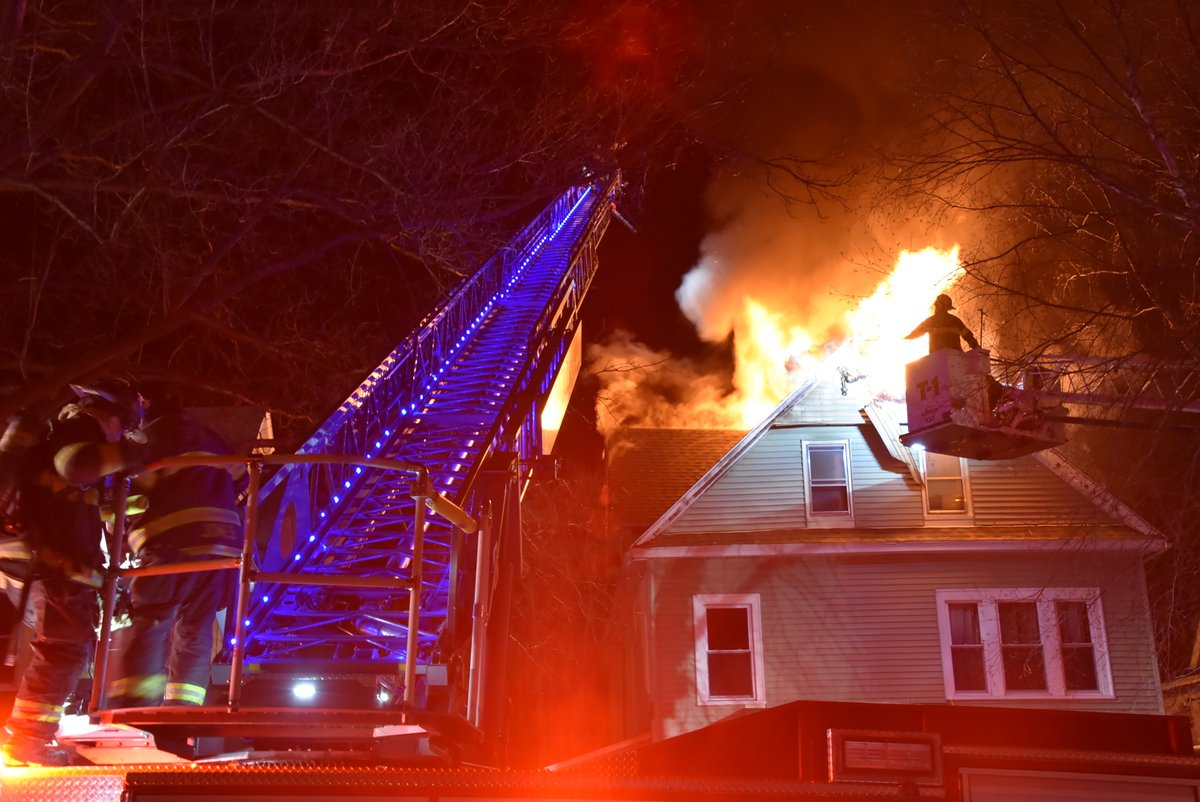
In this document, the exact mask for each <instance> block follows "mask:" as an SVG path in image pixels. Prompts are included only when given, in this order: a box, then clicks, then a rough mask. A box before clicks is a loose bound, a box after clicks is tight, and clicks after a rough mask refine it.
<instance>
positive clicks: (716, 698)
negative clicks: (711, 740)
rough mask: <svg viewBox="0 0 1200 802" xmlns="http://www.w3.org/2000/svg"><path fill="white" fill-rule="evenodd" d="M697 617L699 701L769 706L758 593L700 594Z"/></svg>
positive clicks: (696, 600)
mask: <svg viewBox="0 0 1200 802" xmlns="http://www.w3.org/2000/svg"><path fill="white" fill-rule="evenodd" d="M693 614H694V617H695V628H696V629H695V631H696V701H697V703H699V704H702V705H712V704H760V703H763V702H765V701H766V696H765V693H764V681H763V652H762V634H761V633H762V625H761V619H760V615H759V596H758V594H757V593H749V594H719V595H718V594H712V595H708V594H706V595H700V596H694V597H693Z"/></svg>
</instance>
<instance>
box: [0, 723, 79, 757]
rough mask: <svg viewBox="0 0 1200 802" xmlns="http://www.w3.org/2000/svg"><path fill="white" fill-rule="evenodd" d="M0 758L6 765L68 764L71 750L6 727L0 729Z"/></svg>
mask: <svg viewBox="0 0 1200 802" xmlns="http://www.w3.org/2000/svg"><path fill="white" fill-rule="evenodd" d="M0 740H3V742H4V745H3V746H0V760H2V761H3V763H4V765H6V766H69V765H71V752H70V750H68V749H64V748H63V747H61V746H59V745H58V744H56V743H54V742H53V741H49V742H47V741H44V740H42V739H41V738H38V737H37V736H36V735H26V734H24V733H20V732H13V731H12V730H10V729H8V728H7V727H5V728H4V730H3V731H0Z"/></svg>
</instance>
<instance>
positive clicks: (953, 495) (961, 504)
mask: <svg viewBox="0 0 1200 802" xmlns="http://www.w3.org/2000/svg"><path fill="white" fill-rule="evenodd" d="M925 492H926V495H928V496H929V509H930V510H931V511H932V512H963V511H965V510H966V509H967V499H966V498H965V494H964V493H963V483H962V480H961V479H927V480H925Z"/></svg>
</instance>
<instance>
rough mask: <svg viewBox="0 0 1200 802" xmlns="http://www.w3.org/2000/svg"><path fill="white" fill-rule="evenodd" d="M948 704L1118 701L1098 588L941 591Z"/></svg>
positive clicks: (939, 599)
mask: <svg viewBox="0 0 1200 802" xmlns="http://www.w3.org/2000/svg"><path fill="white" fill-rule="evenodd" d="M937 602H938V628H939V631H940V634H941V641H942V668H943V676H944V679H945V685H946V697H947V698H948V699H971V698H1033V697H1042V696H1050V697H1056V696H1112V693H1113V691H1112V676H1111V673H1110V671H1109V664H1108V648H1107V640H1106V638H1105V634H1104V612H1103V608H1102V607H1101V603H1100V591H1099V590H1098V589H1096V588H1042V589H995V590H940V591H938V592H937Z"/></svg>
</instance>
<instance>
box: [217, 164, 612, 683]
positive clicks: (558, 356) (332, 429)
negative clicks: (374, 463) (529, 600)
mask: <svg viewBox="0 0 1200 802" xmlns="http://www.w3.org/2000/svg"><path fill="white" fill-rule="evenodd" d="M618 187H619V178H618V179H614V180H612V181H611V182H608V183H605V184H599V183H597V184H587V185H583V186H578V187H573V188H571V189H570V190H568V191H567V192H565V193H563V195H561V196H560V197H559V198H558V199H557V200H555V201H554V202H553V203H552V204H551V205H550V206H548V207H547V208H546V209H545V210H544V211H543V212H541V213H540V214H539V215H538V216H537V218H536V219H535V220H534V221H533V222H532V223H530V224H529V225H528V226H527V227H526V228H525V229H524V230H522V231H521V232H519V233H518V234H517V235H516V236H515V237H514V238H513V239H512V240H511V241H510V243H509V245H508V246H507V247H506V248H505V249H504V250H502V251H501V252H499V253H497V254H496V255H495V256H493V257H492V259H490V260H489V261H488V262H487V263H486V264H484V265H483V267H482V268H480V269H479V270H478V271H477V272H476V273H475V274H474V275H473V276H472V277H470V278H469V279H467V280H466V281H465V282H464V283H463V284H462V285H461V286H460V287H459V288H458V289H457V290H456V291H455V292H454V293H453V294H452V295H451V296H450V297H449V298H448V299H447V300H446V301H445V302H443V303H442V304H441V305H440V306H439V307H438V308H437V309H436V310H435V311H434V312H433V313H431V314H430V315H429V316H428V317H427V318H426V319H425V320H424V321H422V322H421V324H420V325H419V326H418V327H417V328H416V330H414V331H413V332H412V333H411V334H410V335H409V336H408V337H407V338H406V339H405V340H404V341H403V342H402V343H401V344H400V345H399V346H398V347H397V348H396V349H395V350H394V351H392V353H391V354H389V355H388V357H387V358H386V359H384V360H383V362H382V363H381V364H380V365H379V367H378V368H376V369H375V370H374V371H373V372H372V373H371V375H370V376H368V377H367V379H366V380H364V381H363V383H362V384H361V385H360V386H359V387H358V389H356V390H355V391H354V393H353V394H352V395H351V396H350V397H349V398H347V399H346V401H345V402H344V403H343V404H342V405H341V406H340V407H339V408H338V409H337V411H336V412H334V413H333V415H332V416H331V417H330V418H329V419H328V420H327V421H325V423H324V424H322V425H321V427H320V428H319V429H317V431H316V433H315V434H313V436H312V437H310V438H309V439H308V440H307V441H306V442H305V443H304V444H303V445H302V446H301V447H300V448H299V449H298V453H300V454H313V455H321V454H346V455H357V456H363V457H369V458H378V459H386V460H396V461H402V462H409V463H416V464H419V465H421V466H424V467H425V468H426V469H427V471H428V475H429V484H430V486H431V488H432V489H433V490H434V491H436V492H437V493H440V494H441V495H443V496H445V497H446V498H448V499H450V500H451V501H453V502H455V503H456V504H458V505H459V506H462V507H464V508H466V509H468V510H472V509H473V507H476V506H478V503H477V500H475V499H473V498H472V491H473V489H475V483H476V479H477V478H478V477H479V475H480V471H481V468H482V467H483V466H484V465H485V464H486V463H487V462H488V460H489V459H490V458H491V457H493V456H494V455H496V454H506V455H511V457H512V458H514V459H515V460H516V464H517V465H518V466H520V467H519V468H518V469H519V470H527V468H526V467H524V466H528V465H529V464H530V461H531V460H532V459H533V458H534V457H536V456H537V455H538V453H540V447H541V442H540V428H539V413H540V406H541V404H542V403H543V402H544V400H545V398H546V396H547V394H548V392H549V389H550V386H551V383H552V382H553V380H554V378H555V376H556V375H557V372H558V369H559V367H560V366H561V365H562V362H563V359H564V357H565V355H566V351H567V349H568V347H569V346H570V343H571V339H572V337H573V335H574V333H575V331H576V329H577V328H578V325H579V312H580V305H581V304H582V301H583V297H584V295H585V293H586V291H587V288H588V286H589V285H590V283H591V280H592V276H593V275H594V273H595V269H596V266H597V259H596V247H597V245H598V243H599V241H600V238H601V237H602V236H603V234H604V231H605V229H606V227H607V225H608V221H609V216H610V214H611V209H612V206H613V202H614V200H615V193H616V192H617V191H618ZM415 492H416V491H415V489H414V487H413V480H412V476H411V475H405V474H403V473H400V472H387V471H377V470H373V469H371V468H370V467H363V466H362V465H357V466H356V465H350V464H344V465H342V464H325V465H311V464H308V465H306V464H292V465H287V466H285V467H283V468H281V469H280V470H279V471H278V472H276V473H275V474H273V475H272V476H271V477H270V478H269V479H268V480H267V481H266V482H264V484H263V488H262V491H261V492H260V494H259V498H260V500H261V509H262V511H263V513H262V518H263V527H262V528H260V532H259V543H260V544H261V545H260V553H259V555H258V565H259V567H260V568H261V569H262V570H263V571H264V572H274V573H286V574H289V575H295V576H296V579H297V580H298V581H297V582H295V583H292V582H288V583H275V584H265V583H257V584H256V585H255V587H254V593H253V598H252V601H251V605H250V607H249V612H248V614H247V616H246V621H245V622H244V623H245V627H246V633H247V634H246V643H245V655H246V656H245V660H246V663H247V665H248V666H253V665H255V664H258V665H259V666H260V668H261V670H280V669H283V668H284V667H285V666H286V665H288V664H297V665H300V664H303V665H313V664H321V665H324V666H326V667H328V666H330V665H331V664H332V665H333V666H335V667H336V666H338V665H341V666H344V670H345V671H354V670H355V669H361V668H367V667H368V666H370V665H371V664H375V665H376V666H378V667H380V668H386V667H388V666H390V667H392V668H395V667H396V666H397V665H398V664H402V663H407V661H408V660H409V658H410V655H408V654H407V649H406V640H407V636H408V631H409V628H410V627H416V628H417V643H418V649H417V651H418V654H416V655H414V656H413V657H415V659H416V663H417V665H423V666H429V665H430V664H433V663H436V662H437V660H438V650H439V644H440V643H441V642H442V641H443V640H444V639H445V638H446V636H447V635H450V636H451V637H453V636H454V634H455V633H449V632H447V628H448V627H452V626H453V621H454V620H455V618H456V616H455V614H454V605H455V600H456V597H457V596H458V594H459V590H458V589H459V588H460V587H461V588H466V589H467V591H468V592H470V589H471V588H472V587H473V578H472V577H471V576H467V575H466V572H467V571H472V570H473V560H471V559H469V558H464V559H463V560H461V561H460V555H466V554H469V553H471V554H473V552H469V551H468V550H467V549H466V548H465V547H464V541H465V540H466V538H465V537H464V536H463V533H461V532H460V531H458V530H456V529H455V528H454V527H453V526H452V525H451V524H450V522H448V521H446V520H445V519H443V518H441V517H440V516H437V515H433V514H429V515H421V516H418V515H416V510H415V507H416V504H417V503H418V502H416V501H414V498H413V496H414V493H415ZM415 520H424V527H425V531H424V538H423V549H422V554H421V558H422V559H421V562H422V564H423V568H422V569H421V570H420V571H419V577H420V578H419V584H420V587H419V588H417V589H416V592H417V593H419V599H418V601H419V605H418V608H419V614H418V616H417V620H413V621H410V620H409V609H410V604H409V603H410V585H411V584H413V570H412V569H413V563H414V560H413V546H414V521H415ZM267 527H269V533H268V532H267V529H266V528H267ZM305 575H311V576H308V577H306V576H305ZM318 576H323V577H329V579H328V581H326V580H320V579H318V578H317V577H318ZM342 579H344V580H345V581H344V582H340V583H339V580H342ZM356 583H357V584H356ZM464 583H465V584H464ZM227 645H228V644H227ZM351 662H352V663H353V666H351V665H350V663H351ZM272 664H275V668H269V666H271V665H272ZM334 670H336V668H335V669H334Z"/></svg>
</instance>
